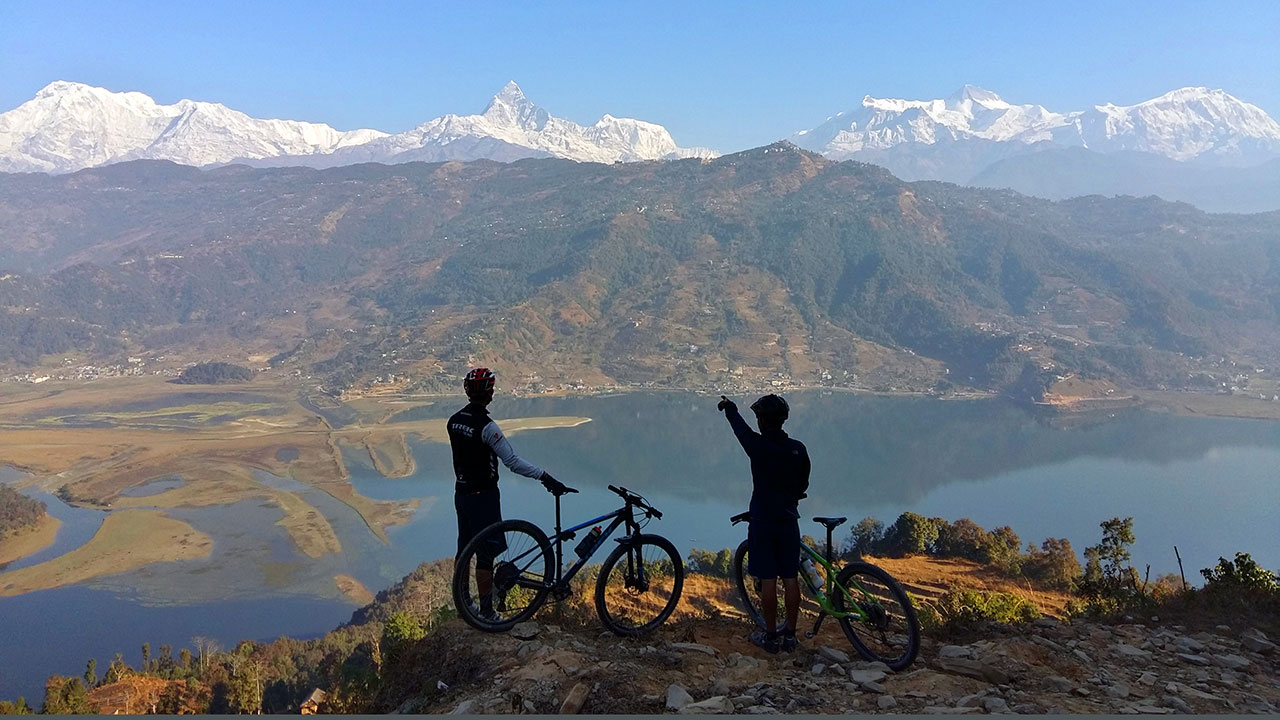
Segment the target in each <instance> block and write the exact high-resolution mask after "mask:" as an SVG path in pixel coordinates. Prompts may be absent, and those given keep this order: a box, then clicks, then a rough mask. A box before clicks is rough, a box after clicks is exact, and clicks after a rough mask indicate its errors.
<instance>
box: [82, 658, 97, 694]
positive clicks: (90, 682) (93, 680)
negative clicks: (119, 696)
mask: <svg viewBox="0 0 1280 720" xmlns="http://www.w3.org/2000/svg"><path fill="white" fill-rule="evenodd" d="M84 684H85V687H89V688H95V687H97V686H98V660H97V659H96V658H89V665H88V666H87V667H85V669H84Z"/></svg>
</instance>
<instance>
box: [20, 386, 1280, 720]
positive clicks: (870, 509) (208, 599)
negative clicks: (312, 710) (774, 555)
mask: <svg viewBox="0 0 1280 720" xmlns="http://www.w3.org/2000/svg"><path fill="white" fill-rule="evenodd" d="M788 399H789V400H790V401H791V405H792V420H791V421H790V422H788V424H787V429H788V430H789V432H790V433H791V434H792V436H793V437H796V438H798V439H800V440H802V441H804V442H805V443H806V445H807V446H808V448H809V453H810V456H811V458H812V460H813V476H812V481H811V487H810V492H809V498H808V499H807V500H805V501H803V502H802V504H801V512H802V513H803V514H804V515H805V517H806V518H807V517H809V516H812V515H815V514H816V515H846V516H848V517H849V518H850V523H849V524H850V525H852V524H853V523H855V522H856V521H857V520H858V519H860V518H862V517H864V516H867V515H872V516H875V517H877V518H879V519H880V520H882V521H884V522H885V523H886V524H889V523H891V522H892V521H893V520H894V519H895V518H896V517H897V516H898V515H899V514H900V513H901V512H903V511H905V510H911V511H913V512H917V513H921V514H923V515H928V516H939V517H943V518H946V519H948V520H956V519H958V518H962V517H967V518H970V519H972V520H974V521H975V522H977V523H978V524H980V525H982V526H983V527H986V528H988V529H990V528H992V527H995V526H999V525H1009V526H1011V527H1012V528H1013V529H1014V531H1016V532H1017V533H1018V535H1019V536H1020V537H1021V538H1022V540H1023V542H1024V544H1025V543H1026V542H1035V543H1037V544H1039V543H1040V541H1042V540H1043V539H1044V538H1045V537H1050V536H1051V537H1065V538H1068V539H1070V540H1071V543H1072V545H1073V546H1074V547H1075V548H1076V551H1077V553H1080V551H1082V550H1083V548H1084V547H1085V546H1087V545H1092V544H1096V543H1097V542H1098V540H1099V539H1100V533H1101V531H1100V529H1099V527H1098V525H1099V523H1100V522H1102V521H1103V520H1106V519H1108V518H1111V517H1113V516H1119V517H1126V516H1132V517H1134V518H1135V521H1134V530H1135V533H1136V535H1137V543H1136V545H1135V546H1134V548H1133V562H1134V564H1135V565H1136V566H1137V567H1139V568H1142V567H1144V566H1145V565H1146V564H1150V565H1151V574H1152V577H1155V576H1156V575H1157V574H1160V573H1165V572H1177V570H1178V567H1177V561H1176V559H1175V557H1174V554H1173V546H1174V545H1176V546H1177V547H1178V549H1179V551H1180V552H1181V554H1182V557H1183V560H1184V565H1185V568H1186V573H1187V579H1188V580H1190V581H1192V582H1197V581H1198V580H1199V579H1200V577H1199V572H1198V571H1199V569H1200V568H1203V567H1209V566H1211V565H1213V564H1214V563H1216V561H1217V558H1218V557H1219V556H1224V557H1231V556H1232V555H1233V554H1234V553H1235V552H1236V551H1243V552H1248V553H1251V554H1252V555H1253V557H1254V558H1255V559H1256V560H1258V561H1259V562H1260V563H1261V564H1262V565H1263V566H1265V567H1268V568H1272V569H1274V568H1277V567H1280V523H1277V522H1276V519H1275V518H1276V514H1277V510H1280V423H1276V422H1267V421H1249V420H1232V419H1217V418H1193V417H1178V416H1173V415H1167V414H1160V413H1153V412H1147V411H1143V410H1138V409H1129V410H1123V411H1117V412H1115V413H1109V414H1101V415H1097V416H1091V417H1083V418H1069V419H1068V420H1069V422H1067V423H1065V424H1066V426H1064V421H1063V419H1062V418H1056V419H1055V418H1054V417H1053V416H1051V415H1044V414H1041V413H1039V412H1036V411H1033V410H1031V409H1028V408H1025V407H1020V406H1015V405H1011V404H1008V403H1004V402H1000V401H989V400H982V401H951V400H948V401H943V400H934V399H926V398H897V397H893V398H890V397H877V396H868V395H853V394H847V393H824V392H818V391H811V392H802V393H793V394H791V395H789V397H788ZM715 402H716V400H715V398H713V397H709V396H699V395H693V394H680V393H656V394H625V395H617V396H612V397H584V398H526V399H512V398H499V399H498V400H497V401H495V402H494V404H493V405H492V407H491V409H492V412H493V415H494V417H495V418H497V419H498V420H499V423H501V419H502V418H504V417H509V418H515V417H532V416H552V415H575V416H585V417H590V418H592V421H591V422H589V423H586V424H584V425H580V426H577V427H573V428H560V429H549V430H530V431H525V432H519V433H516V434H514V435H512V436H511V441H512V443H513V445H514V446H515V448H516V450H517V452H519V453H520V454H521V455H523V456H524V457H526V458H527V459H529V460H530V461H532V462H534V463H536V464H538V465H541V466H543V467H545V468H547V469H548V470H550V471H551V472H552V473H553V474H554V475H555V476H556V477H557V478H559V479H560V480H561V481H563V482H565V483H566V484H568V485H570V486H573V487H577V488H579V489H580V490H581V491H582V492H581V494H578V495H571V496H568V497H567V498H565V500H564V514H565V520H566V522H568V521H570V520H572V521H582V520H587V519H590V518H592V517H595V516H597V515H600V514H603V513H604V512H607V511H609V510H612V509H614V508H615V507H616V506H617V496H615V495H613V494H612V493H610V492H608V491H607V490H606V489H605V486H606V485H608V484H611V483H612V484H615V485H624V486H626V487H628V488H630V489H632V490H634V491H636V492H639V493H641V494H643V495H645V496H646V497H648V498H649V500H650V501H651V502H652V503H653V504H654V505H655V506H656V507H658V508H659V509H660V510H662V511H663V513H664V514H665V517H664V519H662V520H660V521H654V522H653V523H652V524H651V525H650V526H649V528H648V529H649V531H652V532H657V533H659V534H663V535H666V536H667V537H668V538H670V539H671V540H672V541H673V542H674V543H675V544H676V546H677V547H678V548H679V549H680V550H681V552H682V553H687V552H688V550H689V549H691V548H694V547H699V548H706V549H719V548H722V547H731V546H736V545H737V543H738V542H739V541H740V540H741V539H742V538H743V537H744V532H745V531H744V530H743V528H742V527H741V526H739V527H737V528H734V527H731V526H730V525H729V523H728V517H729V516H730V515H731V514H734V513H736V512H739V511H741V510H745V509H746V505H747V501H748V498H749V497H750V490H751V485H750V479H749V469H748V463H747V459H746V457H745V455H743V453H742V451H741V450H740V448H739V447H738V445H737V442H736V440H735V439H734V437H733V434H732V433H731V432H730V430H729V427H728V423H726V422H725V420H724V418H723V416H722V415H721V414H720V413H719V412H717V411H716V410H715ZM739 402H740V404H741V405H742V406H743V407H744V408H745V406H746V405H747V404H749V402H750V399H749V398H748V399H739ZM455 409H456V408H455V407H454V404H453V403H449V402H443V403H438V404H436V405H433V406H428V407H424V408H418V409H415V410H413V411H411V412H409V413H405V414H402V415H400V416H397V417H395V418H393V419H392V422H395V421H400V420H413V419H425V418H437V417H438V418H443V417H446V416H448V415H449V414H451V413H452V412H453V411H454V410H455ZM747 415H748V417H750V413H749V412H748V413H747ZM411 447H412V450H413V453H414V457H415V460H416V462H417V466H418V467H417V471H416V473H415V474H414V475H413V476H412V477H408V478H398V479H388V478H384V477H382V476H381V475H380V474H378V472H377V471H376V470H374V469H373V468H372V466H371V465H370V463H369V460H368V455H367V454H364V453H362V452H356V451H354V450H351V451H347V453H346V456H345V457H346V461H347V465H348V468H349V470H350V472H351V476H352V477H351V482H352V484H353V485H355V487H356V488H357V489H358V490H359V492H361V493H362V494H364V495H366V496H369V497H371V498H374V499H388V500H392V499H394V500H406V499H412V498H419V499H421V500H422V504H421V506H420V507H419V508H418V510H417V512H416V513H415V514H414V515H413V518H412V520H411V521H410V522H409V523H407V524H405V525H401V526H397V527H392V528H390V529H389V531H388V535H389V537H390V540H391V543H390V544H389V545H388V544H384V543H383V542H381V541H380V540H378V539H377V538H376V537H375V536H374V535H373V533H372V532H370V531H369V529H368V527H367V526H366V525H365V524H364V523H363V521H362V520H361V519H360V516H359V515H358V514H357V513H355V511H353V510H352V509H351V508H349V507H347V506H346V505H344V504H342V503H340V502H338V501H337V500H334V499H333V498H331V497H330V496H328V495H326V494H325V493H323V492H320V491H317V490H315V489H312V488H310V487H309V486H305V485H302V484H300V483H297V482H296V481H294V480H291V479H285V478H276V477H273V476H269V475H265V474H260V475H259V478H260V479H261V480H262V481H263V482H266V483H268V484H271V485H273V486H275V487H279V488H281V489H286V490H290V491H296V492H298V493H299V494H300V495H301V496H302V497H303V498H304V499H305V500H307V502H309V503H311V504H312V505H313V506H315V507H316V508H317V509H318V510H320V511H321V512H322V513H323V514H324V515H325V516H326V517H327V518H328V519H329V520H330V523H331V524H332V525H333V527H334V530H335V532H336V533H337V535H338V537H339V539H340V541H341V543H342V546H343V553H341V554H340V555H329V556H326V557H323V558H320V559H310V558H307V557H305V556H303V555H301V554H300V553H298V552H297V550H296V549H295V548H294V547H293V545H292V544H291V543H290V541H289V539H288V536H287V534H286V533H285V532H284V531H283V529H281V528H280V527H278V526H276V525H274V523H275V521H276V520H278V519H279V518H280V511H279V510H278V509H277V508H275V507H274V506H271V505H268V504H264V503H260V502H258V501H254V500H249V501H241V502H238V503H235V504H233V505H229V506H222V507H218V508H200V509H182V510H174V511H171V514H172V515H173V516H174V517H178V518H181V519H183V520H184V521H186V522H188V523H190V524H192V525H193V526H194V527H196V529H198V530H200V531H201V532H205V533H207V534H209V535H211V536H213V537H214V540H215V544H214V552H213V554H212V555H211V556H210V557H209V558H203V559H199V560H191V561H184V562H179V563H167V564H163V565H152V566H149V567H146V568H142V569H140V570H137V571H133V572H129V573H123V574H120V575H115V576H110V577H107V578H101V579H99V580H95V581H92V582H89V583H86V584H83V585H79V586H74V587H67V588H61V589H56V590H47V591H41V592H34V593H29V594H27V595H23V596H19V597H12V598H0V623H2V626H3V627H4V628H5V631H4V635H5V638H4V640H5V641H4V643H3V649H0V698H8V699H13V698H15V697H16V696H17V695H20V694H21V695H25V696H26V697H27V698H28V700H29V701H31V702H33V703H38V702H39V701H40V699H41V698H42V696H43V683H44V680H45V678H46V677H47V676H48V675H49V674H51V673H61V674H75V675H79V674H81V673H82V672H83V671H84V665H85V662H86V661H87V660H88V658H89V657H96V658H97V659H98V666H99V668H104V667H106V664H107V662H109V661H110V659H111V657H112V656H113V655H114V653H115V652H122V653H124V655H125V659H126V661H129V662H131V663H133V664H137V663H138V662H139V660H140V654H141V651H140V646H141V644H142V643H143V642H150V643H151V647H152V648H153V651H154V650H156V649H158V648H159V646H160V645H162V644H171V645H173V647H174V654H175V656H176V654H177V652H178V649H179V648H181V647H184V646H185V647H190V644H191V643H190V639H191V637H193V636H196V635H201V636H205V637H211V638H215V639H217V640H218V641H219V642H220V644H221V645H222V646H223V647H230V646H233V645H234V644H235V642H236V641H238V640H241V639H254V640H270V639H273V638H275V637H277V636H279V635H291V636H294V637H313V636H316V635H320V634H323V633H324V632H326V631H327V630H330V629H332V628H333V627H335V626H336V625H338V624H339V623H341V622H344V621H345V620H347V619H348V618H349V617H350V614H351V612H352V611H353V610H354V605H353V604H352V603H351V602H350V601H348V600H346V599H344V598H342V597H340V596H338V595H337V594H336V591H335V590H334V583H333V577H334V575H335V574H338V573H344V574H348V575H351V576H353V577H355V578H357V579H358V580H360V581H361V582H362V583H364V584H365V585H366V586H367V587H368V588H369V589H370V590H372V591H373V592H375V593H376V592H377V591H378V590H380V589H382V588H384V587H386V586H388V585H391V584H393V583H395V582H396V581H398V580H399V579H400V578H402V577H403V576H404V575H406V574H407V573H409V572H410V571H412V570H413V569H414V568H415V567H416V566H417V565H418V564H419V563H420V562H422V561H424V560H431V559H435V558H439V557H445V556H449V555H452V554H453V550H454V547H455V542H456V536H455V528H456V526H455V519H454V514H453V503H452V497H451V493H452V484H453V471H452V467H451V460H450V453H449V448H448V446H447V445H442V444H438V443H429V442H420V443H412V444H411ZM502 472H503V479H502V492H503V508H504V513H505V515H506V516H507V517H524V518H527V519H530V520H533V521H534V522H536V523H539V524H541V525H544V526H549V525H550V524H551V521H552V518H553V504H552V501H551V497H550V496H549V495H548V494H547V493H546V492H545V491H544V490H543V489H542V487H541V485H540V484H539V483H537V482H536V481H533V480H528V479H526V478H522V477H518V476H514V475H512V474H511V473H508V472H507V471H506V470H505V469H504V470H503V471H502ZM16 477H17V475H16V473H13V472H12V471H6V470H0V480H10V481H11V480H13V479H15V478H16ZM181 482H182V480H181V479H180V478H166V479H162V480H157V481H155V483H157V484H153V485H152V486H143V487H142V488H139V489H137V490H135V491H133V494H135V495H136V496H139V497H145V496H147V495H149V494H152V493H154V492H158V491H160V490H162V489H164V488H165V487H172V486H175V485H177V484H179V483H181ZM33 495H34V496H36V497H39V498H40V499H41V500H44V501H45V502H46V503H47V504H48V505H49V509H50V512H51V513H52V514H54V515H55V516H57V517H58V518H59V519H60V520H61V521H62V523H63V525H62V529H61V530H60V532H59V536H58V539H57V541H56V543H55V546H54V547H52V548H49V549H47V550H45V551H42V552H41V553H40V554H39V555H38V556H35V557H31V558H27V559H24V560H21V561H19V562H18V563H14V564H13V565H11V566H10V568H8V569H13V568H16V567H20V566H24V565H28V564H31V563H34V562H39V561H42V560H46V559H48V558H50V557H53V556H56V555H57V554H60V553H62V552H66V551H67V550H70V549H72V548H74V547H76V546H78V545H79V544H82V543H83V542H85V541H87V540H88V538H89V537H90V536H91V535H92V534H93V531H94V530H95V529H96V528H97V526H98V524H100V523H101V521H102V517H103V513H102V512H101V511H96V510H86V509H81V508H70V507H67V506H66V505H64V504H62V503H61V502H60V501H59V500H58V499H57V498H56V497H54V496H52V495H47V494H42V493H33ZM805 524H806V525H807V526H808V528H809V532H812V533H813V534H814V535H817V534H818V532H817V531H818V530H819V529H820V528H819V526H817V525H814V524H812V523H809V522H808V521H807V520H806V522H805ZM837 532H838V535H837V537H838V538H840V539H844V538H845V537H847V534H848V529H847V526H846V527H842V528H840V529H839V530H838V531H837Z"/></svg>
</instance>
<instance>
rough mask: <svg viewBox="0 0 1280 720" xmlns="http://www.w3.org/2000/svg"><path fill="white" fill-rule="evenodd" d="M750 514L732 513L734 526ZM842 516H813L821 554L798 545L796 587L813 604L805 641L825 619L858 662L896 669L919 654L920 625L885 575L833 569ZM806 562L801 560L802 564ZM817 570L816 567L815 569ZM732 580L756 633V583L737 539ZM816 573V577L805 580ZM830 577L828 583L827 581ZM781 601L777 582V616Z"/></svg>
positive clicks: (858, 568)
mask: <svg viewBox="0 0 1280 720" xmlns="http://www.w3.org/2000/svg"><path fill="white" fill-rule="evenodd" d="M750 518H751V514H750V513H742V514H740V515H734V516H733V517H732V518H730V520H731V521H732V522H733V524H734V525H737V524H738V523H740V522H744V521H750ZM847 519H848V518H842V517H840V518H829V517H816V518H814V519H813V521H814V522H816V523H819V524H821V525H823V526H824V527H826V528H827V547H826V553H825V554H824V553H819V552H818V551H817V550H815V549H813V548H812V547H810V546H809V545H808V544H807V543H805V542H803V541H802V542H801V543H800V560H801V570H800V587H801V589H802V590H803V591H804V593H805V594H806V595H808V596H809V597H810V598H811V599H812V600H813V601H814V602H816V603H817V604H818V608H819V609H818V619H817V621H816V622H815V623H814V624H813V629H812V630H809V631H808V632H806V633H805V637H807V638H813V637H815V636H816V635H817V634H818V629H819V628H821V627H822V621H823V620H825V619H826V618H827V616H831V617H833V618H835V619H836V620H837V621H838V622H839V623H840V627H841V629H843V630H844V634H845V637H847V638H849V642H850V643H852V644H853V647H854V649H856V650H857V651H858V654H859V655H861V656H862V657H863V658H865V659H867V660H871V661H879V662H882V663H884V664H885V665H888V666H889V668H890V669H892V670H901V669H903V668H905V667H907V666H908V665H910V664H911V663H912V661H914V660H915V659H916V654H917V653H918V652H919V651H920V622H919V621H918V620H916V611H915V608H913V607H912V606H911V600H910V599H909V598H908V597H907V594H906V593H905V592H903V590H902V588H901V587H900V586H899V585H898V581H896V580H894V579H893V577H892V576H891V575H889V573H887V572H885V571H884V570H883V569H881V568H878V567H876V566H875V565H872V564H871V563H867V562H853V563H849V564H848V565H845V566H844V567H843V568H837V567H836V566H835V564H834V560H835V559H834V558H833V557H832V544H831V531H832V530H834V529H835V528H836V527H838V526H840V525H841V524H843V523H844V522H845V521H846V520H847ZM806 561H807V562H806ZM819 568H821V569H820V570H819ZM732 572H733V577H734V580H735V582H736V583H737V585H738V593H739V594H740V595H741V596H742V603H743V605H744V607H745V609H746V611H747V615H749V616H750V617H751V619H752V620H753V621H754V622H755V623H756V624H757V625H759V626H760V627H761V628H762V629H763V628H764V627H765V622H764V617H763V616H762V615H761V614H760V606H761V605H760V588H761V583H760V581H759V580H758V579H756V578H754V577H751V576H750V575H748V574H747V541H746V540H743V541H742V544H741V545H739V546H738V550H737V552H735V553H734V554H733V570H732ZM811 572H816V573H817V575H816V576H811ZM832 578H834V580H832ZM783 607H785V603H784V602H783V598H782V583H778V612H779V616H781V613H782V608H783Z"/></svg>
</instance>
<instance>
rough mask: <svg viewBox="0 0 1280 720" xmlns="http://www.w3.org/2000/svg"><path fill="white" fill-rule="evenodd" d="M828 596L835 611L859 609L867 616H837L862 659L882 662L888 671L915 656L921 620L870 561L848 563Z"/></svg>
mask: <svg viewBox="0 0 1280 720" xmlns="http://www.w3.org/2000/svg"><path fill="white" fill-rule="evenodd" d="M846 592H847V593H848V596H846V595H845V593H846ZM830 597H831V602H832V605H833V606H834V607H835V609H836V610H838V611H840V612H849V613H856V612H857V611H859V610H860V611H861V612H862V614H864V615H865V616H866V617H865V619H859V618H858V617H856V615H855V616H852V617H842V618H840V627H841V628H843V629H844V634H845V636H846V637H848V638H849V642H851V643H853V647H854V648H856V649H857V651H858V654H859V655H861V656H862V657H863V658H865V659H867V660H872V661H879V662H882V663H884V664H885V665H888V666H889V668H890V669H891V670H901V669H903V668H905V667H907V666H908V665H910V664H911V663H912V661H914V660H915V659H916V653H918V652H920V623H919V621H917V620H916V611H915V608H913V607H912V606H911V600H910V599H909V598H908V597H907V594H906V593H905V592H903V590H902V587H901V586H899V585H898V582H897V581H896V580H894V579H893V576H891V575H889V573H887V572H885V571H884V570H882V569H880V568H878V567H876V566H875V565H872V564H871V563H865V562H855V563H850V564H848V565H846V566H844V568H843V569H842V570H840V573H839V574H838V575H837V576H836V587H835V588H834V589H833V591H832V592H831V595H830ZM851 600H852V602H850V601H851ZM854 606H856V608H855V607H854Z"/></svg>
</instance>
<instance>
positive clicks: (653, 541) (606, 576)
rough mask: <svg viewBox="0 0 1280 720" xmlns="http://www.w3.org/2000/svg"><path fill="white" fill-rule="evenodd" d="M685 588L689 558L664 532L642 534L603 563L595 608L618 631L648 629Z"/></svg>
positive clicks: (658, 622)
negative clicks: (685, 556)
mask: <svg viewBox="0 0 1280 720" xmlns="http://www.w3.org/2000/svg"><path fill="white" fill-rule="evenodd" d="M683 588H684V563H683V562H682V561H681V560H680V554H679V553H677V552H676V548H675V546H674V545H672V544H671V542H670V541H669V540H667V539H666V538H664V537H661V536H659V535H637V536H635V537H634V538H632V539H630V540H625V541H623V542H622V543H621V544H620V545H618V547H616V548H614V550H613V552H611V553H609V557H607V558H605V561H604V565H603V566H601V567H600V576H599V577H598V578H596V613H598V614H599V615H600V622H602V623H604V626H605V627H606V628H608V629H609V630H610V631H611V632H613V633H614V634H615V635H622V636H624V637H630V636H634V635H643V634H644V633H648V632H652V631H654V630H656V629H658V627H659V626H660V625H662V623H664V622H666V621H667V618H669V617H671V613H672V612H674V611H675V609H676V604H677V603H679V602H680V591H681V590H682V589H683Z"/></svg>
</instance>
